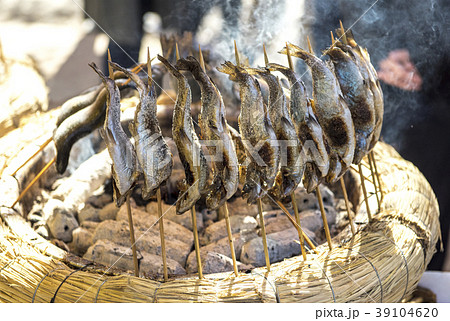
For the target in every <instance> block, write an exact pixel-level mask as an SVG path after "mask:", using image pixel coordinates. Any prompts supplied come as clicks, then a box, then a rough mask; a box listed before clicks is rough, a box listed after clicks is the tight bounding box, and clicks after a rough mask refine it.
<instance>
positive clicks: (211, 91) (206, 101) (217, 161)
mask: <svg viewBox="0 0 450 321" xmlns="http://www.w3.org/2000/svg"><path fill="white" fill-rule="evenodd" d="M176 68H177V69H178V70H187V71H189V72H190V73H191V74H192V76H193V77H194V79H195V80H196V81H197V82H198V84H199V86H200V89H201V112H200V115H199V125H200V129H201V135H202V139H204V140H207V141H214V143H215V145H214V146H208V149H209V150H210V151H211V153H216V154H215V156H214V159H212V160H211V169H212V172H213V181H212V183H211V186H210V187H209V191H208V192H207V195H206V205H207V206H208V208H210V209H217V208H219V207H221V206H222V205H224V204H225V202H226V201H227V200H228V199H229V198H231V197H232V196H233V195H234V194H235V193H236V191H237V189H238V185H239V167H238V159H237V155H236V150H235V146H234V143H233V138H232V136H231V134H230V133H229V130H228V123H227V121H226V118H225V113H226V111H225V105H224V103H223V100H222V97H221V95H220V93H219V91H218V89H217V88H216V86H215V85H214V83H213V81H212V80H211V78H209V76H208V75H207V74H206V72H204V71H203V69H202V67H201V65H200V63H199V62H198V61H197V59H195V58H194V57H192V56H189V57H187V58H186V59H179V60H178V61H177V64H176ZM217 144H220V146H218V145H217ZM218 151H219V152H220V153H221V155H217V153H218Z"/></svg>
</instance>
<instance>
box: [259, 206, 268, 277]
mask: <svg viewBox="0 0 450 321" xmlns="http://www.w3.org/2000/svg"><path fill="white" fill-rule="evenodd" d="M258 213H259V224H260V225H261V237H262V241H263V247H264V257H265V259H266V267H267V271H268V272H269V271H270V258H269V249H268V248H267V236H266V227H265V225H264V216H263V210H262V201H261V199H260V198H258Z"/></svg>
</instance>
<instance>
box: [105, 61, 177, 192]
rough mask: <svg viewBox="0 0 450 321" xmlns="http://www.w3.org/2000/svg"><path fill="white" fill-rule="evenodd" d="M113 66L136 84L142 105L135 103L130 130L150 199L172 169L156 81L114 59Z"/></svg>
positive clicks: (144, 188)
mask: <svg viewBox="0 0 450 321" xmlns="http://www.w3.org/2000/svg"><path fill="white" fill-rule="evenodd" d="M111 65H112V67H113V68H114V69H116V70H120V71H122V72H123V73H124V74H125V75H126V76H127V77H128V78H130V79H131V80H132V81H134V83H135V84H136V86H137V89H138V91H139V100H140V101H139V104H138V105H137V106H136V111H135V114H134V122H133V123H130V126H129V127H130V132H131V134H132V135H133V137H134V142H135V143H134V144H135V147H136V155H137V158H138V161H139V163H140V165H141V169H142V171H143V173H144V183H145V184H144V187H143V189H142V198H143V199H144V200H146V199H149V198H150V196H152V195H153V194H154V191H155V190H156V189H158V188H159V186H160V185H161V184H163V183H164V182H165V181H166V180H167V179H168V178H169V176H170V174H171V172H172V165H173V160H172V154H171V152H170V149H169V146H168V145H167V143H166V141H165V140H164V137H163V136H162V134H161V128H160V127H159V124H158V120H157V118H156V108H157V107H156V90H155V84H154V82H151V84H149V85H147V84H145V83H144V82H143V81H142V80H141V78H140V77H139V76H138V75H136V74H135V73H132V72H130V71H128V70H127V69H125V68H123V67H121V66H119V65H118V64H116V63H113V62H111Z"/></svg>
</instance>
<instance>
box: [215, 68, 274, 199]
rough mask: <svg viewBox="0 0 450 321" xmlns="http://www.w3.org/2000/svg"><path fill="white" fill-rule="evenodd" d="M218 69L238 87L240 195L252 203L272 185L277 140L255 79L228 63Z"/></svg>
mask: <svg viewBox="0 0 450 321" xmlns="http://www.w3.org/2000/svg"><path fill="white" fill-rule="evenodd" d="M217 69H218V70H219V71H220V72H223V73H225V74H228V75H229V78H230V80H232V81H235V82H238V83H239V85H240V86H239V92H240V96H241V112H240V115H239V129H240V132H241V136H242V140H243V143H244V147H245V151H246V155H247V160H248V166H247V168H246V181H245V184H244V187H243V195H244V197H245V198H247V202H248V203H249V204H252V203H254V202H255V201H256V200H258V199H260V198H261V197H262V196H264V194H265V193H266V192H267V191H268V190H269V189H271V188H272V187H273V185H274V180H275V177H276V174H277V172H278V167H279V149H278V146H276V140H277V137H276V135H275V131H274V129H273V127H272V123H271V121H270V117H269V115H268V111H267V106H266V105H265V104H264V101H263V97H262V94H261V90H260V88H259V85H258V82H257V81H256V80H255V78H254V76H252V75H250V74H249V73H248V72H247V71H246V70H245V69H244V68H242V67H239V66H236V65H234V64H233V63H231V62H229V61H227V62H225V63H224V64H222V66H220V67H218V68H217Z"/></svg>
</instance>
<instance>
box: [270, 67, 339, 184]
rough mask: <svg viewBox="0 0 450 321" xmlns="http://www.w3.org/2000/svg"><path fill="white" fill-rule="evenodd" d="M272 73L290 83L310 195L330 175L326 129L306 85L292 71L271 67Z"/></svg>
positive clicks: (291, 114)
mask: <svg viewBox="0 0 450 321" xmlns="http://www.w3.org/2000/svg"><path fill="white" fill-rule="evenodd" d="M268 67H269V69H270V70H273V71H279V72H281V73H282V74H283V75H284V76H285V77H286V78H287V79H288V81H289V86H290V88H291V89H290V99H289V115H290V117H291V119H292V122H293V124H294V126H295V130H296V132H297V136H298V138H299V140H300V143H301V145H302V151H301V154H300V157H302V158H303V159H304V162H306V164H305V170H304V177H303V186H304V187H305V188H306V190H307V191H308V193H310V192H312V191H313V190H315V188H316V187H317V186H318V185H319V184H320V182H321V181H322V178H323V177H325V176H326V175H327V174H328V169H329V166H330V165H329V157H328V152H327V149H326V146H325V142H324V137H323V132H322V127H320V125H319V122H318V121H317V119H316V116H315V115H314V113H313V111H312V108H311V103H310V101H309V99H308V98H307V94H306V88H305V84H304V83H303V81H302V80H301V78H300V77H299V76H298V75H297V74H296V73H295V72H294V71H293V70H291V69H290V68H288V67H285V66H282V65H279V64H275V63H271V64H269V65H268Z"/></svg>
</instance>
